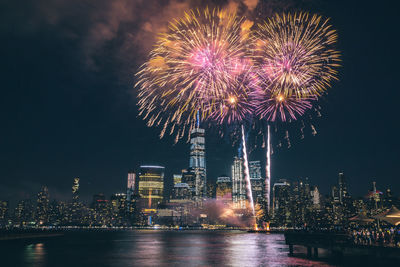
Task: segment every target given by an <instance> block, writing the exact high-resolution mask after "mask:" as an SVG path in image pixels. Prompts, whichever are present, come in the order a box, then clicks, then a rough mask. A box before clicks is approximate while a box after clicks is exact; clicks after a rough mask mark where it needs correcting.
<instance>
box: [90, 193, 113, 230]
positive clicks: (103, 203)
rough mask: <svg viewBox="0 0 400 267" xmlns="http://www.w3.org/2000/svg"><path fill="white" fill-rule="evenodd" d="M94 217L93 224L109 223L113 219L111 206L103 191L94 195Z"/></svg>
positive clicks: (102, 224)
mask: <svg viewBox="0 0 400 267" xmlns="http://www.w3.org/2000/svg"><path fill="white" fill-rule="evenodd" d="M92 209H93V211H94V212H93V213H92V218H91V222H92V224H93V225H100V226H104V225H109V224H110V221H111V216H110V215H111V207H110V205H109V202H108V200H107V199H106V197H105V195H104V194H103V193H100V194H96V195H93V202H92Z"/></svg>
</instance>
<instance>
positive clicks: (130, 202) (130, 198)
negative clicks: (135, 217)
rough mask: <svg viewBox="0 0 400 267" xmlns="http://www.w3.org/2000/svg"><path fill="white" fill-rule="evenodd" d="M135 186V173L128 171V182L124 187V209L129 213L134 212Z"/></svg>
mask: <svg viewBox="0 0 400 267" xmlns="http://www.w3.org/2000/svg"><path fill="white" fill-rule="evenodd" d="M135 186H136V173H134V172H128V183H127V188H126V205H125V206H126V209H127V212H128V214H129V215H132V214H133V213H134V209H135V200H136V199H135Z"/></svg>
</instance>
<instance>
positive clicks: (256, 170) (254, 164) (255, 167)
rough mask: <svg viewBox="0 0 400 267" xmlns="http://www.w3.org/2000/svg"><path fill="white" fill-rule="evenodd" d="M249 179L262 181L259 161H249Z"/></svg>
mask: <svg viewBox="0 0 400 267" xmlns="http://www.w3.org/2000/svg"><path fill="white" fill-rule="evenodd" d="M249 172H250V179H262V177H261V162H260V161H259V160H256V161H249Z"/></svg>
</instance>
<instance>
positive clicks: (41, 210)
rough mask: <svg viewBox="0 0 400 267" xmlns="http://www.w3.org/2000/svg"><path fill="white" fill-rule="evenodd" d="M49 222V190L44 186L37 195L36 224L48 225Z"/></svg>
mask: <svg viewBox="0 0 400 267" xmlns="http://www.w3.org/2000/svg"><path fill="white" fill-rule="evenodd" d="M48 221H49V190H48V189H47V186H43V187H42V189H41V190H40V192H39V193H38V195H37V203H36V223H37V224H39V225H42V224H46V223H48Z"/></svg>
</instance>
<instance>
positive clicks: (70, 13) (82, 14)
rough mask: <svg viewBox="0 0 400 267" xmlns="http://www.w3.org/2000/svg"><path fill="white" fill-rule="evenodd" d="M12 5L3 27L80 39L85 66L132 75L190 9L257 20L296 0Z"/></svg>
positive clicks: (57, 0)
mask: <svg viewBox="0 0 400 267" xmlns="http://www.w3.org/2000/svg"><path fill="white" fill-rule="evenodd" d="M297 2H301V1H297ZM6 5H8V6H7V7H8V8H7V9H9V10H13V12H7V13H6V14H4V16H2V18H1V19H2V20H4V21H2V23H1V25H2V26H0V30H1V31H10V30H12V31H15V32H18V33H19V34H31V35H32V34H37V33H40V32H43V31H50V32H52V33H53V32H54V33H55V37H58V38H64V39H67V40H69V41H73V42H75V43H76V45H77V48H78V51H76V52H77V53H79V55H80V57H81V58H82V61H83V64H82V65H83V66H85V67H87V68H89V69H91V70H101V69H103V68H107V67H109V66H110V65H112V66H117V67H118V68H119V70H118V72H121V71H125V72H126V73H124V74H123V75H125V74H126V75H128V74H129V76H132V73H134V71H135V69H136V68H137V67H138V65H140V64H142V63H143V61H144V60H145V59H146V58H147V54H148V52H149V51H150V50H151V48H152V47H153V45H154V44H155V40H156V38H157V34H159V33H162V32H165V31H166V29H167V26H168V22H169V21H171V20H173V19H174V18H179V17H181V16H182V15H183V14H184V12H185V11H188V10H190V9H194V8H205V7H209V8H215V7H217V8H222V9H226V10H228V11H231V12H237V13H238V14H239V15H244V16H246V17H247V19H249V20H250V21H251V20H253V18H252V17H254V14H255V13H257V16H260V14H261V16H262V13H265V10H277V11H281V10H282V9H287V8H289V7H290V6H293V5H294V1H290V0H287V1H276V0H269V1H262V2H259V1H258V0H203V1H202V0H186V1H185V0H165V1H159V0H113V1H110V0H79V1H74V0H69V1H67V0H53V1H46V0H36V1H33V2H32V1H27V3H26V4H22V5H21V4H20V3H17V1H10V2H9V3H8V4H6ZM278 7H279V8H278ZM267 13H268V12H267ZM5 25H13V27H7V26H5ZM121 69H122V70H121Z"/></svg>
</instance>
